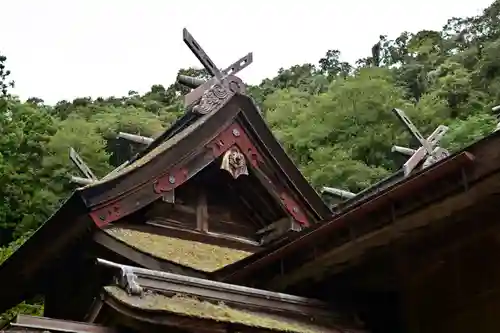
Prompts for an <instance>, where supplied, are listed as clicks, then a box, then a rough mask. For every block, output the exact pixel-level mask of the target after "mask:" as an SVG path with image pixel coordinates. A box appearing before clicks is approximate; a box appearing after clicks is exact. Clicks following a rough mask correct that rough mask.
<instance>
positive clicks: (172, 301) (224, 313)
mask: <svg viewBox="0 0 500 333" xmlns="http://www.w3.org/2000/svg"><path fill="white" fill-rule="evenodd" d="M105 290H106V292H107V293H108V294H109V295H111V296H112V297H113V298H115V299H116V300H118V301H120V302H122V303H124V304H127V305H128V306H131V307H134V308H137V309H143V310H148V311H164V312H168V313H174V314H178V315H182V316H189V317H195V318H201V319H208V320H215V321H218V322H224V323H234V324H241V325H246V326H249V327H256V328H264V329H270V330H275V331H279V332H293V333H320V332H326V331H329V332H331V331H332V330H331V329H330V330H328V329H326V328H322V327H320V326H316V325H312V324H309V323H302V322H298V321H294V320H291V319H289V318H284V317H277V316H272V315H269V314H262V313H256V312H250V311H243V310H239V309H234V308H231V307H229V306H227V305H225V304H223V303H219V304H213V303H210V302H207V301H201V300H198V299H196V298H193V297H189V296H183V295H175V296H173V297H167V296H164V295H161V294H154V293H145V294H144V295H142V296H140V297H139V296H131V295H129V294H127V293H126V292H125V291H124V290H122V289H120V288H118V287H115V286H108V287H105Z"/></svg>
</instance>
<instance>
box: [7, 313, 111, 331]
mask: <svg viewBox="0 0 500 333" xmlns="http://www.w3.org/2000/svg"><path fill="white" fill-rule="evenodd" d="M9 325H10V326H11V327H12V328H19V329H28V330H29V329H36V330H44V331H49V330H50V331H54V332H71V333H118V331H117V330H115V329H112V328H109V327H104V326H100V325H96V324H89V323H82V322H74V321H68V320H60V319H52V318H45V317H35V316H27V315H18V316H17V317H16V319H15V320H14V321H13V322H11V323H10V324H9Z"/></svg>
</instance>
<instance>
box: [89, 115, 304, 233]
mask: <svg viewBox="0 0 500 333" xmlns="http://www.w3.org/2000/svg"><path fill="white" fill-rule="evenodd" d="M234 146H236V147H238V148H239V150H240V151H241V152H242V153H243V154H244V155H245V157H246V158H247V160H248V161H249V163H250V164H251V165H252V167H253V168H255V169H260V168H259V167H260V165H261V164H264V159H263V158H262V155H261V153H260V152H259V150H258V149H257V148H256V147H255V146H254V144H253V143H252V141H251V140H250V138H249V136H248V134H247V133H246V132H245V130H244V129H243V128H242V127H241V126H240V125H239V124H238V123H237V122H236V121H234V122H233V123H231V124H230V125H229V126H228V127H226V129H224V130H223V131H222V132H221V133H219V135H217V136H216V137H215V138H214V139H213V140H212V141H210V142H209V143H208V144H207V145H206V148H208V149H210V150H211V151H212V157H213V158H214V159H216V158H218V157H219V156H221V155H222V154H224V153H225V152H226V151H227V150H229V149H230V148H231V147H234ZM189 162H190V160H186V161H183V162H182V164H180V165H177V166H174V167H173V168H171V169H170V170H168V171H167V172H166V173H164V174H163V175H161V176H159V177H158V178H156V179H154V180H152V181H149V182H147V183H146V184H143V185H141V186H138V187H136V188H135V189H133V190H132V191H130V192H129V193H127V194H125V195H123V196H121V197H120V198H117V199H115V200H113V201H111V202H109V203H106V204H104V205H102V206H100V207H97V208H96V209H94V210H92V211H91V212H90V217H91V218H92V220H93V221H94V223H95V224H96V225H97V226H98V227H100V228H101V227H103V226H105V225H107V224H109V223H111V222H114V221H117V220H119V219H120V218H122V217H124V216H126V215H128V214H130V213H132V212H134V211H137V210H138V209H140V208H142V207H144V206H145V205H147V204H149V203H150V202H152V201H154V200H156V199H158V198H160V196H161V195H162V193H164V192H168V191H171V190H174V189H175V188H177V187H179V186H181V185H182V184H184V183H185V182H186V181H187V180H188V179H189V177H190V176H193V175H194V174H191V175H190V173H189V169H188V168H187V165H188V163H189ZM262 174H265V173H264V172H262ZM266 178H267V177H266ZM268 181H269V182H270V184H271V185H272V188H274V192H275V193H274V194H275V195H277V196H278V197H279V198H280V199H281V202H282V204H283V206H284V208H285V209H286V210H287V211H288V213H289V214H290V215H291V216H292V217H293V218H294V219H295V220H296V221H297V222H298V223H300V224H302V225H304V226H309V224H310V223H309V221H308V219H307V216H306V214H305V213H304V212H303V210H302V209H301V208H300V206H299V205H298V204H297V202H296V201H295V200H294V199H293V198H292V196H291V195H290V194H289V193H287V192H286V191H283V190H282V189H281V187H280V186H278V184H274V183H273V182H272V181H271V180H270V179H268ZM149 186H151V187H149ZM148 188H150V189H151V190H149V189H148Z"/></svg>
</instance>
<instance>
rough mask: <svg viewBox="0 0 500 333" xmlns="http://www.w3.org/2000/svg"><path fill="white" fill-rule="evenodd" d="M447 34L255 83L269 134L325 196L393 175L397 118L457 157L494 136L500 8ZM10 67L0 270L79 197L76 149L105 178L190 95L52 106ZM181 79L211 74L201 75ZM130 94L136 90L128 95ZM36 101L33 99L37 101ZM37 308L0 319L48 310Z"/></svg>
mask: <svg viewBox="0 0 500 333" xmlns="http://www.w3.org/2000/svg"><path fill="white" fill-rule="evenodd" d="M443 23H446V24H445V25H444V26H443V28H442V30H441V31H429V30H423V31H418V32H406V31H405V32H402V33H401V34H400V35H399V36H385V35H381V36H380V40H378V41H374V45H373V47H372V49H371V50H370V49H368V50H367V52H366V54H367V56H366V57H365V58H363V59H359V60H358V61H356V63H354V64H350V63H347V62H345V61H342V55H341V52H340V51H339V50H336V49H330V50H326V53H325V56H324V57H323V58H321V59H319V60H318V62H317V63H316V64H297V65H295V66H292V67H290V68H287V69H280V70H279V71H278V73H277V75H276V76H275V77H273V78H268V79H265V80H263V81H262V82H261V83H260V84H259V85H257V86H250V87H249V93H250V94H251V95H252V97H253V98H254V99H255V100H256V101H257V103H258V104H259V105H260V107H261V109H262V112H263V115H264V117H265V118H266V120H267V122H268V124H269V126H270V127H271V129H272V131H273V132H274V134H275V135H276V136H277V138H278V139H279V141H280V142H281V143H282V145H283V146H284V148H285V149H286V151H287V152H288V153H289V154H290V156H291V157H292V159H293V160H294V161H295V163H296V164H297V165H298V166H299V168H300V169H301V171H302V172H303V173H304V175H305V176H306V178H307V179H308V180H309V181H310V182H311V183H312V184H313V185H314V186H315V187H316V188H319V187H321V186H324V185H327V186H333V187H338V188H341V189H345V190H350V191H353V192H357V191H360V190H361V189H363V188H365V187H367V186H369V185H370V184H372V183H374V182H376V181H378V180H380V179H381V178H383V177H385V176H387V175H388V174H390V173H391V172H394V171H395V170H397V169H398V168H399V167H400V166H401V158H399V157H398V156H395V155H394V153H392V152H391V147H392V145H394V144H397V145H401V146H412V145H413V146H414V144H415V143H414V142H412V140H411V137H410V134H409V133H408V131H407V130H406V129H405V128H404V126H403V125H402V123H401V122H400V121H399V120H398V119H397V118H396V117H395V116H394V115H393V114H392V112H391V109H392V108H395V107H397V108H400V109H402V110H404V111H406V113H407V115H408V116H409V117H410V118H411V119H412V121H413V122H414V123H415V124H416V125H417V127H418V128H419V129H420V131H421V132H422V133H423V134H424V136H426V135H429V134H430V133H431V132H432V131H433V130H434V129H435V128H436V127H437V126H438V125H440V124H444V125H447V126H449V127H450V130H449V131H448V133H447V134H446V136H445V138H444V139H443V142H442V147H444V148H447V149H449V150H450V151H456V150H459V149H462V148H464V147H466V146H467V145H469V144H471V143H473V142H474V141H477V140H478V139H480V138H482V137H484V136H485V135H488V134H489V133H491V132H492V131H493V129H494V128H495V126H496V123H497V120H496V117H495V116H494V115H493V113H492V111H491V108H492V107H493V106H495V105H497V104H500V57H499V56H498V55H499V54H500V0H497V1H495V2H494V3H492V4H491V6H490V7H488V8H486V9H485V10H484V11H483V12H482V14H480V15H477V16H473V17H463V18H456V17H454V18H450V19H449V20H448V22H443ZM8 68H9V67H8V59H7V58H6V57H5V56H2V55H1V50H0V133H1V135H0V175H1V177H0V179H1V184H2V186H0V196H1V197H2V198H3V200H2V201H0V247H1V249H0V262H2V261H3V260H5V259H6V258H7V257H8V256H9V255H10V254H11V253H12V252H13V251H15V250H16V248H18V247H19V246H20V245H21V244H22V243H23V242H24V241H25V240H26V239H27V238H28V237H29V235H30V234H31V233H32V232H34V231H35V230H36V229H37V228H38V227H39V226H40V225H41V224H42V223H43V222H44V221H45V220H46V219H47V217H48V216H50V214H51V213H52V212H54V210H55V209H57V207H58V205H59V204H60V203H61V202H62V201H63V200H65V198H67V197H68V195H69V194H70V193H71V191H72V190H73V189H74V188H75V184H72V183H71V182H70V181H69V177H70V176H71V175H77V174H78V172H77V170H76V168H75V167H74V166H73V164H72V162H71V161H70V160H69V158H68V149H69V147H74V148H75V149H76V150H77V151H78V153H79V154H80V156H82V157H83V159H84V160H85V162H86V163H87V164H88V165H89V166H90V167H91V169H92V170H93V171H94V173H95V174H96V175H97V176H98V177H100V176H103V175H105V174H106V173H107V172H109V171H110V170H112V169H114V168H115V167H116V166H118V165H119V164H121V163H122V162H123V161H125V160H127V159H128V158H129V157H130V156H132V155H133V154H135V153H136V152H137V150H138V149H140V146H137V145H134V144H131V143H130V142H126V141H123V140H118V139H116V135H117V133H118V132H120V131H123V132H129V133H134V134H140V135H144V136H152V137H154V136H157V135H159V134H160V133H161V132H162V131H163V130H164V129H166V128H168V127H169V125H170V124H171V123H172V122H173V121H175V119H176V118H177V117H179V116H180V115H181V114H182V113H183V112H184V111H183V109H182V106H181V105H182V104H181V98H180V96H181V94H184V93H186V88H184V87H182V86H180V85H179V84H176V83H173V84H171V85H170V86H168V87H165V86H163V85H158V84H157V85H153V86H152V87H151V89H150V91H149V92H147V93H145V94H144V95H140V94H138V93H137V92H135V91H133V90H131V91H129V92H128V95H127V96H122V97H115V96H112V97H99V98H95V99H92V98H89V97H81V98H77V99H74V100H73V101H66V100H63V101H60V102H58V103H57V104H56V105H47V104H45V103H44V101H43V100H42V99H40V98H37V97H31V98H29V99H28V100H26V101H25V102H22V101H20V99H19V98H18V97H17V96H15V95H13V94H12V93H11V88H12V87H13V86H14V82H12V81H11V80H10V71H9V70H8ZM179 73H180V74H189V75H194V76H199V77H203V76H206V74H205V73H204V71H203V70H200V69H195V68H189V69H181V70H180V71H179ZM131 88H133V87H131ZM34 93H36V92H34ZM42 307H43V305H42V303H41V302H40V301H39V300H33V301H32V302H29V303H22V304H20V305H19V306H18V307H16V308H15V309H12V310H11V311H9V312H8V313H5V314H4V315H3V317H4V318H6V317H8V316H11V315H12V314H13V313H15V312H19V311H20V312H23V313H29V314H36V313H39V312H40V310H41V308H42Z"/></svg>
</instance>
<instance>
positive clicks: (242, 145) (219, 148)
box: [206, 122, 264, 168]
mask: <svg viewBox="0 0 500 333" xmlns="http://www.w3.org/2000/svg"><path fill="white" fill-rule="evenodd" d="M232 146H237V147H238V148H239V149H240V151H241V152H242V153H243V154H244V155H245V157H246V158H247V160H248V161H249V162H250V164H251V165H252V166H253V167H254V168H256V167H258V164H259V163H264V159H263V158H262V155H261V154H260V153H259V151H258V150H257V148H256V147H255V146H254V145H253V144H252V141H251V140H250V139H249V137H248V135H247V133H246V132H245V131H244V130H243V128H242V127H241V126H240V125H239V124H238V123H236V122H233V123H232V124H230V125H229V126H228V127H227V128H226V129H225V130H223V131H222V132H221V133H219V135H217V136H216V137H215V138H214V139H213V140H212V141H211V142H210V143H209V144H207V146H206V147H207V148H209V149H212V154H213V156H214V157H215V158H217V157H219V156H221V155H222V154H224V153H225V152H226V151H227V150H228V149H229V148H231V147H232Z"/></svg>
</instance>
